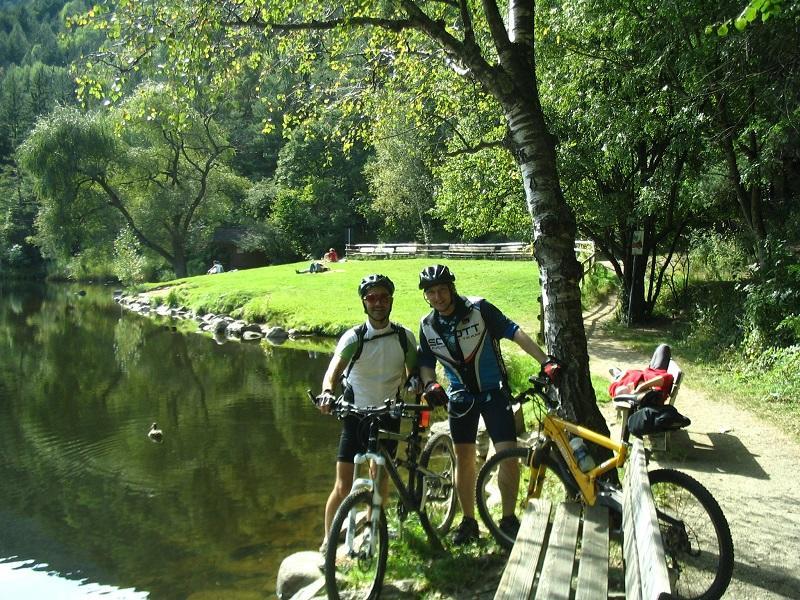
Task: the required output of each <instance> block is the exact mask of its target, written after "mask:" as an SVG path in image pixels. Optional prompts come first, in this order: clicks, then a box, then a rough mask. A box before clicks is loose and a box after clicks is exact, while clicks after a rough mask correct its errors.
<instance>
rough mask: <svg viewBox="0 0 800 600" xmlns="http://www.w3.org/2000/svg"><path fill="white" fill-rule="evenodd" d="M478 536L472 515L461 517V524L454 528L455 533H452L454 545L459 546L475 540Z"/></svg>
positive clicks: (476, 525)
mask: <svg viewBox="0 0 800 600" xmlns="http://www.w3.org/2000/svg"><path fill="white" fill-rule="evenodd" d="M478 537H480V532H479V531H478V522H477V521H476V520H475V519H473V518H472V517H464V518H463V519H461V524H460V525H459V526H458V527H457V528H456V530H455V533H453V543H454V544H455V545H456V546H461V545H463V544H469V543H470V542H474V541H477V539H478Z"/></svg>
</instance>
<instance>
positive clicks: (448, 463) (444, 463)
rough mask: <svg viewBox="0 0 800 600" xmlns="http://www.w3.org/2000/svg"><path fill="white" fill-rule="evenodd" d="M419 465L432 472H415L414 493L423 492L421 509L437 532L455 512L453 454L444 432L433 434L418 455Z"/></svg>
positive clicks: (444, 528) (441, 532)
mask: <svg viewBox="0 0 800 600" xmlns="http://www.w3.org/2000/svg"><path fill="white" fill-rule="evenodd" d="M419 464H420V467H422V468H423V469H427V470H429V471H431V472H433V473H435V476H432V475H425V474H423V473H419V474H418V475H417V496H418V497H420V498H421V497H422V495H423V494H424V496H425V497H424V498H423V500H424V502H425V505H424V509H423V510H424V512H425V514H427V515H428V519H429V520H430V522H431V525H432V526H433V528H434V529H435V530H436V533H438V534H439V535H440V536H443V535H444V534H446V533H447V532H448V531H449V530H450V526H451V525H452V524H453V517H455V514H456V502H457V499H456V488H455V472H456V455H455V452H454V451H453V440H452V439H451V438H450V436H449V435H448V434H447V433H437V434H436V435H434V436H432V437H431V438H430V439H429V440H428V443H427V444H425V449H424V450H423V451H422V455H421V456H420V459H419Z"/></svg>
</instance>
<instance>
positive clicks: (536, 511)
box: [494, 499, 550, 600]
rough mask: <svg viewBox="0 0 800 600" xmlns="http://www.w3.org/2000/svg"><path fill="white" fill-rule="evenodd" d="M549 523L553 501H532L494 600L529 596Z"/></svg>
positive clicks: (524, 515)
mask: <svg viewBox="0 0 800 600" xmlns="http://www.w3.org/2000/svg"><path fill="white" fill-rule="evenodd" d="M549 521H550V501H549V500H542V499H538V500H530V501H529V502H528V506H527V508H526V509H525V513H524V514H523V516H522V522H521V523H520V526H519V532H518V533H517V541H516V542H515V543H514V547H513V548H512V549H511V555H510V556H509V557H508V562H507V563H506V568H505V570H504V571H503V577H502V578H501V579H500V585H499V586H498V587H497V592H496V593H495V595H494V598H495V600H499V599H501V598H502V599H507V600H519V599H520V598H528V596H530V593H531V588H532V587H533V578H534V576H535V575H536V567H537V565H538V564H539V555H540V554H541V552H542V546H543V545H544V537H545V533H546V532H547V524H548V523H549Z"/></svg>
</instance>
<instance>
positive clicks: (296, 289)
mask: <svg viewBox="0 0 800 600" xmlns="http://www.w3.org/2000/svg"><path fill="white" fill-rule="evenodd" d="M435 262H436V259H394V260H374V261H348V262H343V263H336V264H334V265H332V267H333V268H332V269H331V270H330V271H327V272H325V273H316V274H311V273H305V274H300V275H298V274H297V273H295V270H296V269H305V268H306V267H307V266H308V263H307V262H303V263H294V264H288V265H278V266H274V267H262V268H259V269H248V270H245V271H235V272H227V273H221V274H218V275H201V276H197V277H189V278H185V279H178V280H175V281H170V282H166V283H158V284H146V285H144V286H142V287H143V289H144V290H156V289H161V290H162V291H161V293H160V294H159V296H158V297H159V299H160V301H161V302H172V303H173V304H176V305H178V304H180V305H182V306H186V307H187V308H191V309H193V310H195V311H198V312H202V313H205V312H213V313H225V314H229V315H231V316H234V317H240V318H243V319H245V320H247V321H256V322H263V323H269V324H271V325H281V326H282V327H285V328H287V329H291V328H295V329H300V330H303V331H310V332H314V333H317V334H320V335H327V336H338V335H339V334H341V333H342V332H344V331H345V330H346V329H347V328H349V327H352V326H353V325H355V324H357V323H360V322H361V321H362V320H363V319H364V313H363V310H362V308H361V303H360V301H359V298H358V284H359V282H360V281H361V278H362V277H364V276H365V275H369V274H370V273H383V274H384V275H388V276H389V277H390V278H391V279H392V281H393V282H394V283H395V286H396V290H395V296H394V307H393V309H392V320H394V321H396V322H398V323H402V324H403V325H405V326H406V327H408V328H409V329H411V331H413V332H414V334H415V335H416V334H417V331H418V329H419V320H420V318H421V317H422V316H423V315H425V314H427V312H428V311H429V310H430V308H429V307H428V305H427V303H426V302H425V299H424V298H423V296H422V292H421V291H420V290H419V288H418V281H419V279H418V276H419V272H420V271H421V270H422V269H423V268H424V267H426V266H428V265H430V264H434V263H435ZM446 264H447V265H448V266H449V267H450V269H451V270H452V271H453V273H454V274H455V275H456V287H457V288H458V291H459V293H460V294H462V295H467V296H480V297H484V298H487V299H488V300H490V301H491V302H492V303H493V304H495V305H496V306H497V307H498V308H499V309H500V310H502V311H503V312H504V313H505V314H506V315H508V317H509V318H511V319H513V320H514V321H515V322H517V323H518V324H519V325H520V327H522V328H523V329H524V330H525V331H526V332H528V333H529V334H530V335H531V337H535V336H536V333H537V332H538V331H539V321H538V318H537V317H538V316H539V303H538V301H537V297H538V296H539V293H540V288H539V270H538V269H537V267H536V263H535V262H532V261H499V260H448V261H446ZM502 348H503V353H504V355H505V356H506V360H507V363H508V366H509V375H510V379H511V385H512V388H513V389H515V390H516V389H522V388H523V386H526V378H527V376H528V375H531V374H532V373H533V372H534V371H536V369H537V366H536V365H534V364H533V362H534V361H533V359H532V358H530V357H529V356H527V355H525V354H524V353H523V352H522V351H521V350H520V349H519V348H518V346H516V344H514V343H512V342H510V341H508V340H503V342H502ZM593 384H594V387H595V390H596V392H597V397H598V400H600V401H601V402H603V401H607V400H608V394H607V393H606V392H605V388H606V386H607V382H606V381H605V380H598V381H593Z"/></svg>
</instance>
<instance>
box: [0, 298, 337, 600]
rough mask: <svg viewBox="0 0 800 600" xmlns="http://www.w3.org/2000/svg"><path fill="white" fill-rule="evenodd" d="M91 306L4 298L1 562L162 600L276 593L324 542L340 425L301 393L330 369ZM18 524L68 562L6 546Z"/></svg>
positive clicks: (103, 305)
mask: <svg viewBox="0 0 800 600" xmlns="http://www.w3.org/2000/svg"><path fill="white" fill-rule="evenodd" d="M87 291H88V292H89V293H87V295H86V296H83V297H79V296H76V295H74V294H73V293H71V292H70V291H69V290H67V291H63V290H59V289H58V288H55V290H54V289H53V288H49V289H48V290H47V292H46V293H45V294H44V295H43V296H42V298H41V302H40V303H39V304H38V305H35V304H34V305H32V304H31V303H30V302H29V303H27V304H26V301H24V298H25V296H22V297H18V296H17V297H15V298H16V301H15V302H14V303H11V302H6V301H5V300H6V298H7V296H6V294H5V293H4V294H3V296H2V298H0V341H2V343H0V394H2V396H4V397H5V398H4V402H3V404H1V405H0V452H1V453H2V456H4V457H13V461H9V460H8V459H6V460H4V461H3V462H2V467H0V469H1V472H0V476H2V477H3V480H4V485H3V486H2V488H0V503H2V504H1V505H0V511H2V514H4V515H5V514H7V513H8V514H10V515H12V517H10V518H9V519H6V518H5V517H2V518H0V523H5V524H4V525H2V528H3V529H4V530H6V529H8V530H9V531H6V533H9V535H3V534H1V533H0V551H2V552H4V553H7V552H14V553H16V554H17V555H20V556H23V557H24V556H26V553H30V554H27V555H29V556H32V557H36V558H38V559H40V560H42V559H43V560H46V561H47V562H48V563H49V564H51V566H52V567H53V568H55V569H59V570H65V571H66V570H70V571H73V570H76V569H81V570H82V576H90V577H92V576H93V577H94V578H95V579H96V580H98V581H102V582H107V583H112V584H114V585H119V586H122V587H128V586H137V587H139V589H143V588H144V589H151V590H158V591H159V592H160V593H158V594H157V597H172V596H174V597H185V595H187V594H186V593H187V591H189V590H196V589H204V588H206V587H207V586H208V587H209V588H210V587H211V586H212V585H215V584H214V582H216V581H220V580H223V581H225V582H227V583H226V585H228V584H229V585H231V586H233V587H234V588H236V587H240V586H245V587H247V586H248V585H252V582H250V583H247V582H246V580H247V578H248V577H258V578H264V581H262V582H261V583H260V586H261V587H260V589H261V588H263V586H266V589H270V586H271V585H272V584H273V582H274V570H276V569H277V564H278V562H279V560H280V557H282V555H283V554H284V553H286V552H288V550H289V549H290V548H295V549H296V548H298V547H303V546H305V547H308V546H309V542H310V541H316V538H317V537H318V535H319V533H321V532H320V528H321V525H320V521H321V505H322V502H324V495H325V493H326V492H327V488H328V485H329V483H330V479H331V477H332V472H333V460H334V459H333V456H334V454H333V453H334V448H335V443H336V432H337V431H338V426H337V424H336V423H335V421H333V419H325V418H322V417H320V416H319V415H318V414H317V412H316V410H315V409H313V407H311V405H310V404H309V403H308V402H307V400H305V389H306V388H307V387H315V386H317V385H318V382H319V380H320V379H321V376H322V371H323V370H324V368H325V365H326V363H327V357H326V356H319V357H317V358H316V359H311V358H309V357H308V354H307V353H305V352H298V351H286V350H283V349H275V350H273V351H272V352H270V353H269V356H267V355H266V354H265V353H264V352H263V351H262V350H261V348H260V347H259V346H258V345H245V344H225V345H224V346H218V345H215V344H214V343H213V342H211V341H210V340H209V339H208V338H207V337H205V336H199V335H184V334H180V333H176V332H174V331H171V330H170V329H168V328H165V327H163V326H162V325H159V324H157V323H154V322H151V321H149V320H147V319H143V318H141V317H137V316H135V315H130V314H122V313H121V312H120V311H119V309H118V307H117V306H116V305H114V304H113V303H111V302H110V290H108V289H104V290H100V291H98V292H95V291H93V290H87ZM20 298H23V299H22V300H21V299H20ZM20 306H22V307H25V308H24V309H23V310H22V313H21V314H20V311H19V310H18V309H19V307H20ZM31 307H33V309H32V310H31ZM152 421H157V422H158V423H159V424H160V425H161V426H162V427H163V429H164V431H165V442H164V443H163V444H160V445H159V444H153V443H150V442H149V441H148V440H147V439H146V436H145V433H146V431H147V427H148V425H149V424H150V422H152ZM17 517H24V518H25V521H26V522H28V523H30V522H35V523H36V527H37V528H39V529H44V530H45V531H46V537H47V538H48V539H51V540H52V542H53V543H52V544H50V545H51V546H53V547H54V548H55V547H62V548H65V549H66V551H65V552H63V553H60V552H56V551H53V552H52V553H50V551H49V550H46V549H45V550H43V549H42V548H41V544H40V543H38V544H37V543H36V541H35V540H36V539H38V537H37V536H25V535H16V536H15V535H11V531H10V530H14V531H19V530H18V528H17V526H16V525H9V523H11V522H12V520H13V519H16V518H17ZM25 540H28V541H25ZM12 543H13V544H14V545H15V546H14V547H13V548H12V547H11V546H9V544H12ZM29 546H30V547H29ZM43 554H44V555H46V556H43ZM6 555H8V554H6ZM0 558H2V556H0ZM61 561H63V563H62V562H61ZM251 569H253V570H256V571H257V572H258V573H257V574H256V573H255V572H251ZM243 573H246V575H247V576H246V577H245V576H244V575H243Z"/></svg>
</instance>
